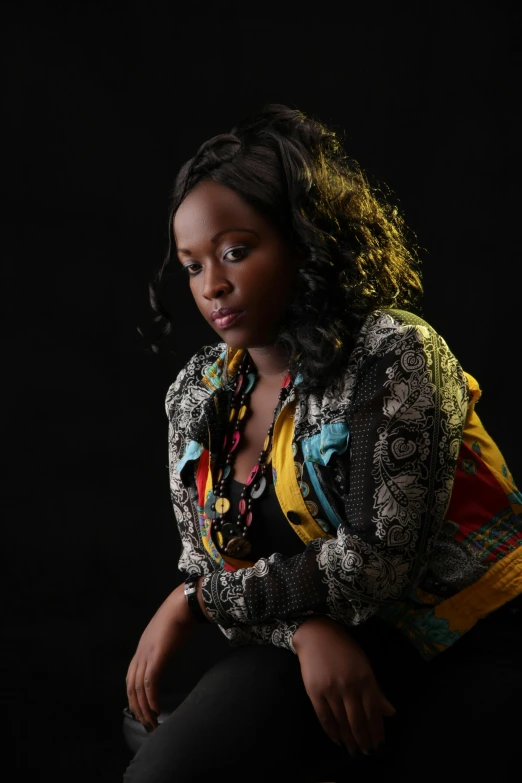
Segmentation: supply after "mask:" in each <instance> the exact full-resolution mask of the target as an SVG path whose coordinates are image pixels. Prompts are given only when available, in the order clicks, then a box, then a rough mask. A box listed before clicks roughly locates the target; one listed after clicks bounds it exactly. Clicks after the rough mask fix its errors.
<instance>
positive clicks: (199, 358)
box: [167, 310, 469, 649]
mask: <svg viewBox="0 0 522 783" xmlns="http://www.w3.org/2000/svg"><path fill="white" fill-rule="evenodd" d="M222 350H223V345H222V344H221V345H218V346H211V347H207V348H205V349H203V351H201V352H200V353H199V354H197V355H196V356H195V357H194V358H193V359H192V360H191V362H189V364H188V365H187V367H186V368H185V369H184V370H183V371H182V373H180V375H179V376H178V378H177V379H176V382H175V383H174V384H173V386H172V387H171V389H170V390H169V394H168V395H167V410H168V412H169V418H170V422H171V426H170V436H169V442H170V453H171V460H170V464H171V489H172V495H173V503H174V509H175V512H176V518H177V521H178V526H179V528H180V535H181V539H182V542H183V553H182V556H181V558H180V562H179V568H180V570H182V571H183V572H185V573H191V572H196V573H200V574H205V575H206V578H205V579H204V581H203V598H204V601H205V604H206V607H207V610H208V612H209V614H210V615H211V617H212V618H213V619H214V620H215V622H217V623H218V624H219V625H220V627H221V630H222V631H223V633H225V634H226V636H227V638H229V640H230V641H231V643H244V642H245V641H246V640H248V641H249V642H252V641H254V642H255V641H259V642H260V643H271V644H277V645H279V646H284V647H287V648H288V649H293V648H292V644H291V637H292V635H293V633H294V632H295V630H296V628H297V627H298V626H299V624H300V623H301V622H302V621H303V620H304V619H305V618H306V617H307V616H309V615H310V614H314V613H316V614H324V615H326V616H329V617H332V618H333V619H335V620H339V621H341V622H344V623H346V624H348V625H355V624H358V623H361V622H364V621H365V620H367V619H368V618H369V617H371V616H372V615H373V614H375V613H376V612H377V611H378V610H379V608H380V606H382V605H383V604H386V603H389V602H392V601H396V600H398V599H399V598H401V597H403V596H404V595H405V594H407V593H408V592H409V591H410V590H411V588H412V587H413V586H415V585H418V584H419V582H420V581H421V579H422V576H423V574H424V573H425V571H426V568H427V565H428V562H429V555H430V551H431V548H432V546H433V542H434V541H435V539H436V537H437V534H438V532H439V529H440V526H441V524H442V521H443V519H444V515H445V512H446V508H447V505H448V502H449V498H450V494H451V489H452V484H453V479H454V475H455V468H456V459H457V454H458V447H459V445H460V442H461V438H462V430H463V425H464V420H465V415H466V410H467V403H468V397H469V391H468V386H467V380H466V377H465V375H464V373H463V371H462V368H461V367H460V365H459V363H458V362H457V360H456V359H455V357H454V356H453V355H452V354H451V352H450V351H449V349H448V347H447V345H446V343H445V342H444V340H443V339H442V338H441V337H440V336H439V335H438V334H437V333H436V332H435V331H434V330H433V329H432V328H431V327H430V326H429V325H428V324H426V322H424V321H422V320H421V319H419V318H417V317H416V316H413V315H412V314H410V313H404V312H402V311H392V310H385V311H384V310H382V311H378V312H375V313H372V314H371V315H370V316H369V317H368V318H367V319H366V321H365V322H364V324H363V325H362V328H361V330H360V333H359V335H358V339H357V342H356V345H355V348H354V350H353V352H352V355H351V358H350V361H349V364H348V366H347V369H346V372H345V375H344V377H343V379H342V380H343V384H342V392H341V393H340V394H335V393H333V391H332V390H326V392H325V393H324V395H322V396H318V395H313V394H308V395H304V394H302V393H301V394H300V393H299V387H298V385H296V386H295V387H294V390H293V392H292V395H291V398H290V399H292V398H295V399H296V410H295V419H294V440H295V441H299V440H300V439H302V438H308V437H311V436H312V435H315V434H317V433H318V432H320V431H321V428H322V427H323V426H324V425H325V424H330V423H334V422H339V421H345V422H346V423H347V424H348V428H349V430H350V446H349V450H348V452H347V453H346V455H345V457H344V465H343V471H344V473H345V476H344V477H343V481H344V478H347V482H346V490H345V496H344V505H345V509H346V515H345V516H346V518H345V519H344V520H342V524H341V525H340V527H339V529H338V532H337V537H336V538H334V539H317V540H315V541H312V542H310V543H309V544H308V546H307V548H306V550H305V551H304V552H303V553H302V554H299V555H294V556H293V557H290V558H284V557H282V556H281V555H279V554H275V555H272V556H271V557H269V558H261V559H260V560H259V561H258V562H257V563H256V564H255V566H253V567H252V568H245V569H241V570H239V571H233V572H229V571H222V570H218V571H216V570H214V565H213V564H212V561H211V560H210V558H209V557H208V556H207V555H206V553H205V551H204V550H203V548H202V545H201V541H200V539H199V536H198V523H197V515H196V514H195V508H194V497H193V496H192V497H191V496H190V493H189V491H188V489H187V488H186V487H185V486H184V485H183V483H182V482H181V480H180V477H179V474H177V472H176V470H175V468H174V466H175V464H177V461H178V460H179V459H180V457H181V455H182V453H183V450H184V448H185V445H186V443H187V442H188V441H189V440H190V437H189V434H190V432H191V431H192V430H193V427H194V424H195V423H196V422H197V421H198V420H199V419H200V418H201V415H202V407H203V404H204V401H205V400H208V398H209V391H208V390H207V389H206V388H205V387H204V386H203V385H202V384H201V382H200V378H201V376H202V374H203V371H204V369H205V368H206V367H207V366H208V365H209V364H210V363H212V362H213V361H214V360H215V358H217V356H218V355H219V353H220V352H221V351H222ZM333 480H334V481H337V480H338V476H333Z"/></svg>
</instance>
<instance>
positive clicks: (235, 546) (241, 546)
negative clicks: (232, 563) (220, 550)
mask: <svg viewBox="0 0 522 783" xmlns="http://www.w3.org/2000/svg"><path fill="white" fill-rule="evenodd" d="M251 551H252V545H251V543H250V541H247V540H246V539H245V538H243V536H235V537H234V538H231V539H230V541H229V542H228V544H227V548H226V552H227V554H229V555H232V557H247V556H248V555H249V554H250V552H251Z"/></svg>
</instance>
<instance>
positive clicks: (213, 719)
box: [124, 609, 522, 783]
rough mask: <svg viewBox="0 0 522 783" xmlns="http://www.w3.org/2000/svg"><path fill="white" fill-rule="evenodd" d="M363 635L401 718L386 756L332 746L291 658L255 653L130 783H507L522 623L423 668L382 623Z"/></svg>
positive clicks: (242, 654) (239, 653) (394, 723)
mask: <svg viewBox="0 0 522 783" xmlns="http://www.w3.org/2000/svg"><path fill="white" fill-rule="evenodd" d="M356 635H357V636H358V638H359V641H360V642H361V644H362V645H363V648H364V649H365V651H366V652H367V654H368V655H369V657H370V659H371V661H372V663H373V667H374V671H375V673H376V675H377V679H378V680H379V682H380V684H381V686H382V688H383V690H384V692H385V693H386V695H387V696H388V698H389V699H390V701H391V702H392V704H393V705H394V706H395V708H396V709H397V715H396V716H395V717H393V718H390V719H387V724H386V725H387V736H388V741H387V745H388V749H387V751H386V752H385V754H384V755H383V756H381V757H366V756H361V757H360V758H359V759H355V760H354V759H352V758H351V757H350V756H349V754H348V752H347V751H345V750H344V749H341V748H339V747H338V746H337V745H335V744H334V743H333V742H332V741H331V740H330V739H329V738H328V737H327V735H326V734H325V732H324V731H323V729H322V727H321V725H320V723H319V721H318V719H317V716H316V714H315V711H314V709H313V707H312V704H311V702H310V699H309V698H308V695H307V693H306V691H305V688H304V685H303V682H302V678H301V674H300V668H299V661H298V658H297V656H296V655H294V654H293V653H291V652H289V651H287V650H282V649H279V648H276V647H270V646H267V647H264V646H259V645H248V646H245V647H239V648H232V649H231V651H230V652H229V653H227V654H226V655H225V657H224V658H223V659H222V660H220V661H219V662H218V663H216V664H215V665H214V666H212V667H211V668H210V669H209V670H208V671H207V672H206V673H205V674H204V675H203V676H202V678H201V680H200V681H199V682H198V684H197V685H196V687H195V688H194V689H193V690H192V692H191V693H190V694H189V695H188V696H187V698H186V699H185V700H184V701H183V702H182V704H181V705H180V706H179V707H178V708H177V709H176V710H175V712H173V713H172V715H170V717H169V718H167V719H166V720H165V722H164V723H163V724H162V725H161V726H160V727H159V728H158V729H157V730H156V731H154V732H153V733H152V734H151V735H150V736H149V737H148V739H147V740H146V741H145V742H144V744H143V745H142V747H141V748H140V750H139V751H138V753H137V754H136V756H135V758H134V759H133V761H132V762H131V764H130V766H129V767H128V769H127V772H126V774H125V778H124V781H125V783H189V782H190V783H196V782H197V781H230V780H241V781H242V780H245V781H267V782H268V781H272V782H273V783H278V782H279V781H281V783H282V782H283V781H289V782H290V781H291V783H301V782H302V783H319V781H336V783H342V782H343V781H348V780H350V781H364V783H367V782H368V781H372V780H379V781H382V780H383V777H384V776H388V777H389V776H390V775H391V776H393V777H394V778H397V779H398V780H401V781H410V780H411V781H413V780H415V781H422V782H424V781H431V780H434V781H435V780H442V779H450V780H453V779H455V778H454V776H455V775H456V774H457V773H462V774H463V773H465V774H466V777H467V778H468V779H469V778H470V777H472V776H474V777H475V780H477V781H482V780H485V779H486V778H489V776H490V775H494V776H495V779H496V780H497V781H502V780H508V779H510V777H509V776H510V775H511V774H512V773H510V772H509V770H510V769H512V768H513V767H514V768H515V769H516V768H517V767H516V759H517V757H518V756H519V752H520V742H521V739H520V738H521V736H522V719H521V717H520V710H521V709H522V708H521V704H522V611H520V612H517V613H515V612H513V611H512V610H507V609H502V610H500V611H498V612H496V613H495V614H493V615H491V616H490V617H489V618H487V619H486V620H483V621H481V622H480V623H478V625H477V626H476V627H475V628H474V629H472V630H471V631H469V632H468V633H467V634H466V635H465V636H464V637H463V638H462V639H461V640H460V641H459V642H457V643H456V644H455V645H454V646H453V647H452V648H450V649H449V650H447V651H446V652H445V653H443V654H441V655H440V656H439V657H438V658H436V659H435V660H433V661H431V662H430V663H428V664H427V663H425V662H424V661H423V660H422V659H421V658H420V656H419V655H418V653H417V652H416V651H415V650H414V649H413V648H412V647H411V645H410V643H409V642H408V641H406V640H405V639H403V637H402V635H400V634H399V633H398V632H396V631H394V630H393V629H390V628H388V627H387V626H384V625H383V624H381V623H379V622H378V621H375V622H370V623H367V624H366V626H364V627H363V628H361V629H358V630H357V632H356ZM503 770H504V773H505V775H504V773H503Z"/></svg>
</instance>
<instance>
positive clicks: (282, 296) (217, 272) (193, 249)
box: [174, 180, 298, 348]
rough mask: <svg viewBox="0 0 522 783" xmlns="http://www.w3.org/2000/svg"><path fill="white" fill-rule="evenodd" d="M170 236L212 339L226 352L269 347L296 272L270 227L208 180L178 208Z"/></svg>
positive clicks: (289, 254)
mask: <svg viewBox="0 0 522 783" xmlns="http://www.w3.org/2000/svg"><path fill="white" fill-rule="evenodd" d="M174 237H175V241H176V248H177V252H178V257H179V260H180V262H181V264H182V265H183V267H184V268H185V270H186V272H187V275H188V277H189V282H190V290H191V291H192V295H193V297H194V299H195V302H196V304H197V306H198V308H199V310H200V312H201V314H202V315H203V317H204V318H205V319H206V320H207V321H208V323H209V324H210V325H211V327H212V328H213V329H214V330H215V331H216V332H217V334H218V335H219V337H220V338H221V339H222V340H223V341H225V342H226V343H227V344H228V345H229V346H231V347H232V348H255V347H261V346H266V345H272V344H273V343H274V342H275V339H276V337H277V331H278V327H279V325H280V323H281V320H282V317H283V315H284V312H285V309H286V306H287V304H288V302H289V300H290V298H291V295H292V289H293V283H294V279H295V274H296V270H297V267H298V255H297V253H296V252H295V251H293V250H292V249H291V248H289V247H288V245H287V244H286V243H285V242H284V241H283V239H282V237H281V235H280V234H279V232H278V230H277V229H276V228H275V227H274V226H273V225H272V223H271V222H270V221H269V220H268V219H267V218H266V217H265V216H264V215H262V214H261V213H259V212H257V211H256V210H255V209H254V208H253V207H252V206H250V205H249V204H248V203H247V202H245V201H244V200H243V199H242V198H241V196H239V195H238V194H237V193H236V192H235V191H234V190H231V189H230V188H227V187H225V186H224V185H220V184H219V183H217V182H214V181H213V180H207V181H204V182H200V183H199V185H196V187H195V188H194V189H193V190H192V191H191V192H190V193H189V194H188V196H187V197H186V198H185V199H184V200H183V202H182V203H181V205H180V206H179V208H178V210H177V212H176V215H175V217H174Z"/></svg>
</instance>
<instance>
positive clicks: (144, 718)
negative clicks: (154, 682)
mask: <svg viewBox="0 0 522 783" xmlns="http://www.w3.org/2000/svg"><path fill="white" fill-rule="evenodd" d="M145 669H146V663H145V662H143V663H141V662H140V663H139V664H138V668H137V671H136V679H135V682H134V692H135V694H136V700H137V702H138V713H137V714H136V717H137V718H138V720H139V721H140V723H142V724H143V725H144V726H145V728H146V729H147V731H152V729H153V728H154V723H153V720H154V718H153V716H152V714H151V710H150V707H149V704H148V702H147V696H146V693H145V686H144V684H143V681H144V679H145Z"/></svg>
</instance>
